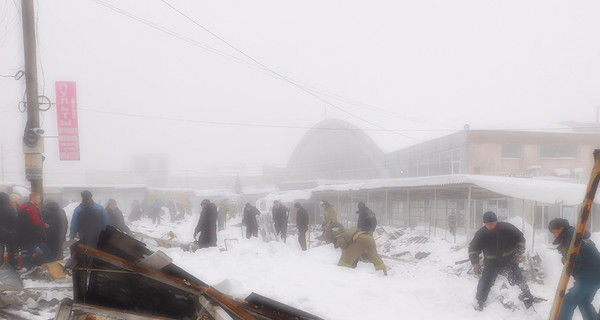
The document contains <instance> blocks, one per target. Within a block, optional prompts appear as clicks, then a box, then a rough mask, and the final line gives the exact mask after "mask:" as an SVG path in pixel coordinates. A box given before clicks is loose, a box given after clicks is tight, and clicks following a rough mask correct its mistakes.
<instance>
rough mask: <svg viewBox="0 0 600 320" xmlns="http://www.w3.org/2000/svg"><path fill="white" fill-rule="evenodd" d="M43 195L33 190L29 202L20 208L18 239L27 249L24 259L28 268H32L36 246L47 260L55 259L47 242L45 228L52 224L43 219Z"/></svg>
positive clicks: (25, 249) (22, 247) (23, 247)
mask: <svg viewBox="0 0 600 320" xmlns="http://www.w3.org/2000/svg"><path fill="white" fill-rule="evenodd" d="M41 206H42V195H41V194H39V193H38V192H32V193H31V194H30V195H29V202H27V203H24V204H22V205H21V207H20V208H19V214H18V217H17V239H18V241H19V244H20V246H21V249H22V250H24V251H25V254H24V256H23V260H24V262H25V267H26V268H27V270H30V269H31V265H32V261H31V258H32V256H33V254H34V253H35V249H36V248H40V250H41V251H42V254H43V255H44V259H45V261H46V262H50V261H54V257H53V256H52V253H51V251H50V248H49V247H48V244H46V235H45V229H47V228H49V227H50V226H49V225H48V224H47V223H45V222H44V221H43V220H42V214H41V210H40V208H41Z"/></svg>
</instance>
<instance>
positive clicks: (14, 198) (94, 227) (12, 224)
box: [0, 190, 131, 270]
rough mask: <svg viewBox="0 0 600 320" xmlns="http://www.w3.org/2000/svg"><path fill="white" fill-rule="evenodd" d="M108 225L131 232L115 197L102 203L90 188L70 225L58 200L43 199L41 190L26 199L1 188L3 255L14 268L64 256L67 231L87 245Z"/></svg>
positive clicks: (0, 251)
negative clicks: (95, 197)
mask: <svg viewBox="0 0 600 320" xmlns="http://www.w3.org/2000/svg"><path fill="white" fill-rule="evenodd" d="M107 225H111V226H113V227H115V228H117V229H119V230H121V231H123V232H126V233H130V232H131V231H130V230H129V228H128V227H127V225H126V224H125V219H124V217H123V213H122V212H121V210H120V209H119V208H118V206H117V202H116V201H115V200H114V199H109V200H108V202H107V203H106V207H102V206H101V205H100V204H97V203H95V202H94V200H93V198H92V193H91V192H90V191H87V190H85V191H82V192H81V204H80V205H79V206H77V208H75V210H74V212H73V216H72V219H71V226H70V229H69V228H68V227H69V226H68V219H67V215H66V212H65V210H63V209H62V208H61V207H60V206H59V205H58V202H56V201H54V200H51V199H47V200H46V201H45V202H44V203H43V202H42V195H41V194H40V193H38V192H32V193H31V194H30V195H29V198H28V199H27V200H26V201H23V199H21V196H20V195H18V194H16V193H13V194H10V195H8V194H7V193H4V192H0V257H2V258H3V260H4V262H6V263H8V264H9V265H10V266H12V267H13V268H15V269H20V268H25V269H27V270H30V269H31V268H32V266H33V265H34V264H41V263H46V262H52V261H56V260H62V259H63V258H64V247H63V245H64V243H65V242H66V241H67V238H66V235H67V234H69V241H70V242H73V241H74V239H75V237H78V238H79V239H80V240H81V241H82V243H84V244H85V245H88V246H92V247H96V245H97V241H98V237H99V235H100V232H101V231H102V230H103V229H104V228H105V227H106V226H107Z"/></svg>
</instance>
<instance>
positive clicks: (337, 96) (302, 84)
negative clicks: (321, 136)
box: [93, 0, 439, 129]
mask: <svg viewBox="0 0 600 320" xmlns="http://www.w3.org/2000/svg"><path fill="white" fill-rule="evenodd" d="M93 1H94V2H96V3H98V4H100V5H102V6H104V7H106V8H108V9H110V10H113V11H115V12H117V13H119V14H122V15H124V16H126V17H128V18H131V19H133V20H136V21H138V22H141V23H143V24H145V25H147V26H149V27H151V28H153V29H155V30H158V31H161V32H163V33H166V34H167V35H170V36H173V37H175V38H177V39H180V40H183V41H185V42H187V43H190V44H192V45H194V46H197V47H199V48H202V49H205V50H207V51H209V52H211V53H214V54H216V55H219V56H221V57H223V58H225V59H228V60H230V61H233V62H235V63H239V64H241V65H244V66H246V67H248V68H252V69H253V70H255V71H258V72H261V73H263V74H265V75H269V76H272V77H274V78H276V79H279V80H283V81H286V82H289V83H292V84H293V85H295V86H297V87H303V88H301V89H303V91H307V90H308V91H313V92H315V93H318V94H320V95H323V96H327V97H329V98H332V99H336V100H338V101H342V102H345V103H349V104H352V105H355V106H358V107H362V108H367V109H372V110H376V111H379V112H384V113H387V114H392V115H394V116H397V117H401V118H405V119H408V120H410V121H416V122H422V123H431V122H430V121H425V120H422V119H418V118H414V117H408V116H405V115H401V114H399V113H396V112H392V111H389V110H385V109H383V108H378V107H375V106H372V105H369V104H366V103H363V102H360V101H357V100H354V99H352V98H348V97H344V96H343V95H340V94H337V93H333V92H331V91H328V90H325V89H322V88H318V87H316V86H313V85H310V84H307V83H305V82H302V81H298V80H295V79H292V78H290V77H288V76H283V75H281V74H279V73H277V72H273V71H272V70H270V69H269V68H267V67H265V66H264V65H262V64H260V63H257V62H256V61H255V60H254V59H252V58H251V57H249V56H248V55H246V56H247V57H248V58H249V59H252V60H253V61H254V62H255V63H254V64H253V63H250V62H248V61H246V60H243V59H240V58H238V57H236V56H233V55H230V54H228V53H225V52H222V51H220V50H218V49H215V48H213V47H210V46H207V45H204V44H202V43H199V42H197V41H196V40H194V39H191V38H189V37H186V36H184V35H182V34H180V33H178V32H175V31H173V30H170V29H167V28H164V27H161V26H159V25H157V24H155V23H153V22H152V21H149V20H147V19H144V18H141V17H139V16H137V15H135V14H133V13H131V12H127V11H125V10H122V9H120V8H118V7H116V6H113V5H111V4H108V3H105V2H103V1H101V0H93ZM205 30H206V29H205ZM207 32H209V33H211V32H210V31H208V30H207ZM211 34H212V33H211ZM213 36H215V37H217V38H218V36H216V35H214V34H213ZM219 39H220V38H219ZM221 40H222V39H221ZM222 41H224V40H222ZM227 44H228V45H229V46H231V47H233V46H232V45H230V44H229V43H227ZM233 48H234V49H235V47H233ZM236 50H237V49H236ZM238 51H239V50H238ZM239 52H241V51H239ZM241 53H242V54H244V53H243V52H241ZM244 55H245V54H244ZM257 64H259V65H261V68H259V67H257ZM313 96H314V94H313ZM317 98H319V97H317ZM319 99H320V100H322V101H324V100H323V99H321V98H319ZM324 102H325V103H327V104H330V103H329V102H328V101H324ZM333 107H335V108H338V107H337V106H333ZM338 109H339V108H338ZM342 111H344V112H346V111H345V110H342ZM355 117H356V116H355ZM357 118H358V117H357ZM359 119H361V118H359ZM361 120H363V119H361ZM363 121H364V120H363ZM365 122H368V121H365ZM435 125H439V124H435ZM380 128H381V129H385V128H382V127H380Z"/></svg>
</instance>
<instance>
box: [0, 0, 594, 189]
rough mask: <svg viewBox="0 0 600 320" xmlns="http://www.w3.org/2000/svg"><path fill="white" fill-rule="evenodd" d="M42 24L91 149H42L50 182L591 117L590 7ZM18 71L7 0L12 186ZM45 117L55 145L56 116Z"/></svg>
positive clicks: (83, 16)
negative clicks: (301, 147) (350, 131)
mask: <svg viewBox="0 0 600 320" xmlns="http://www.w3.org/2000/svg"><path fill="white" fill-rule="evenodd" d="M36 15H37V17H38V26H37V37H38V43H39V46H38V55H39V57H38V76H39V86H40V95H46V96H47V97H48V98H50V100H51V101H52V102H55V101H56V97H55V89H54V83H55V81H75V82H77V96H78V111H79V129H80V147H81V161H78V162H65V161H63V162H61V161H59V160H58V150H57V141H56V139H53V138H47V139H45V148H46V151H45V156H46V160H45V162H44V179H45V183H94V182H95V181H90V180H89V179H88V178H86V173H89V172H91V171H98V170H100V171H119V172H128V171H131V170H132V155H134V154H138V155H139V154H145V155H148V156H152V155H153V154H154V155H156V154H167V155H168V161H169V168H168V170H169V171H170V174H172V175H185V174H190V173H192V174H195V175H214V174H219V172H228V173H229V174H234V175H235V174H241V175H243V174H259V173H260V170H259V168H260V166H263V165H268V166H278V167H284V166H285V165H286V163H287V161H288V160H289V157H290V155H291V153H292V151H293V149H294V148H295V146H296V144H297V143H298V142H299V140H300V139H301V138H302V136H303V134H305V133H306V132H307V131H308V129H309V128H311V127H312V126H314V125H316V124H317V123H319V122H320V121H323V120H325V119H329V118H337V119H343V120H345V121H348V122H351V123H352V124H354V125H356V126H357V127H359V128H363V129H365V130H367V134H368V135H369V136H370V137H371V138H373V139H374V141H375V142H376V143H377V144H378V145H379V146H380V147H381V148H382V150H383V151H385V152H390V151H392V150H396V149H399V148H402V147H405V146H408V145H411V144H414V143H418V142H422V141H426V140H429V139H431V138H434V137H437V136H441V135H445V134H449V133H452V132H455V131H457V130H463V128H464V126H465V124H469V126H470V128H472V129H516V128H518V129H527V130H560V129H561V128H563V126H561V125H559V124H558V123H559V122H563V121H576V122H597V121H598V118H597V117H598V116H597V112H598V106H600V90H598V88H600V42H599V41H598V38H599V35H598V30H600V20H599V19H598V17H599V16H600V3H599V2H596V1H579V2H562V1H530V2H522V1H502V2H492V1H368V2H365V1H315V0H310V1H263V0H258V1H209V2H207V1H175V0H169V1H158V0H153V1H123V0H120V1H108V0H107V1H100V0H97V1H94V0H81V1H74V0H71V1H68V0H60V1H59V0H55V1H38V2H37V3H36ZM208 31H210V33H209V32H208ZM211 33H212V34H211ZM214 35H217V36H218V37H219V38H220V39H219V38H217V37H215V36H214ZM23 65H24V62H23V44H22V27H21V17H20V2H18V1H17V2H14V1H9V0H4V1H1V2H0V75H1V76H2V77H1V78H0V128H2V131H1V132H2V133H1V134H0V144H1V146H2V159H1V160H0V161H2V162H1V163H2V180H4V181H23V179H24V164H23V155H22V147H21V137H22V135H23V128H24V125H25V121H24V120H25V118H24V114H23V113H20V112H19V110H18V104H19V101H21V100H22V99H23V96H24V90H25V85H24V83H25V79H24V78H21V79H20V80H18V81H15V80H14V79H13V78H11V77H10V76H13V75H14V74H16V73H17V71H18V70H22V69H23V68H24V67H23ZM265 67H266V68H265ZM267 68H268V69H267ZM41 119H42V127H43V129H45V131H46V135H47V136H55V135H56V130H57V129H56V110H55V108H54V107H52V108H51V109H50V110H49V111H47V112H43V113H42V118H41Z"/></svg>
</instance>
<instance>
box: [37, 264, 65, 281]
mask: <svg viewBox="0 0 600 320" xmlns="http://www.w3.org/2000/svg"><path fill="white" fill-rule="evenodd" d="M66 263H67V260H60V261H54V262H48V263H45V264H43V265H42V268H45V269H46V270H48V273H49V274H50V277H51V278H52V279H54V280H56V279H64V278H66V277H67V273H66V272H65V264H66Z"/></svg>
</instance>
